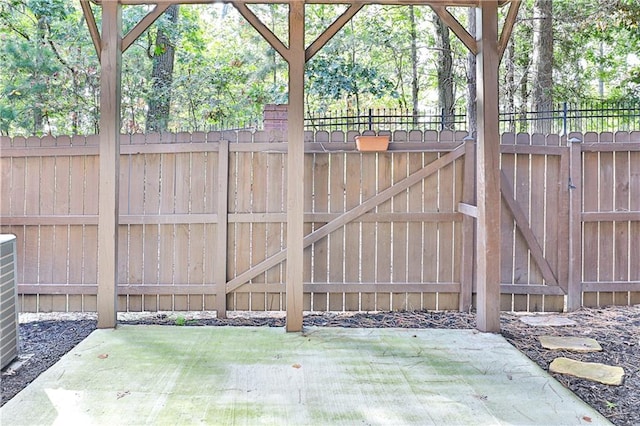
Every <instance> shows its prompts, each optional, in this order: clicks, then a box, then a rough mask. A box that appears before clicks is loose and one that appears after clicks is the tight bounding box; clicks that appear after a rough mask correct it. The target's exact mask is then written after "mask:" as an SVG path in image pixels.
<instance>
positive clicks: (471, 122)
mask: <svg viewBox="0 0 640 426" xmlns="http://www.w3.org/2000/svg"><path fill="white" fill-rule="evenodd" d="M467 21H468V22H469V34H470V35H471V36H472V37H474V38H475V36H476V9H475V8H474V7H470V8H468V9H467ZM476 81H477V80H476V55H475V54H474V53H473V52H468V53H467V131H468V132H469V134H470V135H474V134H476V132H477V130H478V120H477V118H478V108H477V105H476V96H477V95H476Z"/></svg>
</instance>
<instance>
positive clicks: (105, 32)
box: [80, 0, 521, 332]
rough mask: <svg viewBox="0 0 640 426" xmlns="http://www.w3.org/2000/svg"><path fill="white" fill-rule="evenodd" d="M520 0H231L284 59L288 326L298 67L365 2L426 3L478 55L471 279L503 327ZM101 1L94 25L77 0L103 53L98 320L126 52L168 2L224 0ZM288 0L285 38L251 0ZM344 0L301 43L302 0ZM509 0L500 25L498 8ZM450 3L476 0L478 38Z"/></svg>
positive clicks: (298, 194) (114, 237)
mask: <svg viewBox="0 0 640 426" xmlns="http://www.w3.org/2000/svg"><path fill="white" fill-rule="evenodd" d="M520 1H521V0H375V1H369V0H359V1H344V0H342V1H335V0H232V1H230V3H231V4H233V6H234V7H235V8H236V9H237V10H238V11H239V12H240V14H241V15H242V16H243V17H244V18H245V19H246V20H247V21H248V22H249V23H250V24H251V25H252V26H253V27H254V28H255V29H256V30H257V31H258V32H259V33H260V34H261V35H262V36H263V37H264V38H265V40H266V41H267V42H268V43H269V44H270V45H271V46H272V47H273V48H274V49H275V50H276V51H277V52H278V53H280V55H281V56H282V57H283V58H284V59H285V60H286V61H287V63H288V65H289V110H288V111H289V113H288V134H287V141H288V148H287V154H288V155H287V170H288V176H289V177H293V178H288V179H287V251H286V254H287V268H286V302H287V303H286V305H287V307H286V309H287V331H300V330H302V311H303V303H302V302H303V269H302V268H303V266H302V265H303V264H304V262H303V250H304V244H303V242H304V227H303V224H304V210H303V205H302V203H301V202H300V200H302V199H303V195H304V113H303V111H304V68H305V64H306V62H307V61H309V60H310V59H311V58H312V57H313V56H314V55H315V54H316V53H317V52H318V51H319V50H320V49H321V48H322V46H324V45H325V44H326V43H327V42H328V41H329V40H331V38H332V37H333V36H334V35H335V34H336V33H337V32H338V31H339V30H340V29H341V28H342V27H343V26H344V25H345V24H347V23H348V22H349V20H350V19H351V18H353V16H354V15H355V14H356V13H357V12H358V11H359V10H360V9H361V8H362V7H363V6H365V5H369V4H382V5H400V6H408V5H416V6H431V7H432V8H433V10H434V11H435V12H436V13H437V14H438V16H439V17H440V18H441V19H442V20H443V22H445V24H447V25H448V26H449V28H450V29H451V30H452V31H453V32H454V33H455V34H456V35H457V36H458V38H459V39H460V40H461V41H462V42H463V43H464V45H465V46H466V47H467V48H468V49H469V50H470V51H471V52H472V53H474V54H475V55H476V57H477V74H478V93H477V103H478V120H477V121H478V137H477V145H478V146H477V162H476V179H477V185H476V186H477V189H476V204H477V207H476V209H472V208H471V207H470V209H471V210H473V214H472V215H473V216H474V217H475V218H476V236H477V237H476V250H475V253H476V263H477V267H476V274H475V278H476V283H477V286H476V287H477V301H478V302H477V311H478V329H480V330H481V331H485V332H497V331H499V330H500V321H499V320H500V199H501V198H500V166H499V164H500V150H499V148H500V145H499V143H500V134H499V127H498V66H499V64H500V60H501V58H502V55H503V53H504V50H505V47H506V45H507V43H508V41H509V37H510V36H511V32H512V29H513V25H514V23H515V20H516V16H517V13H518V9H519V6H520ZM91 2H92V3H94V4H96V5H99V6H100V7H102V32H101V33H100V32H99V31H98V26H97V24H96V20H95V17H94V15H93V11H92V9H91V6H90V4H89V0H80V4H81V5H82V10H83V13H84V15H85V18H86V20H87V25H88V27H89V33H90V34H91V38H92V40H93V43H94V46H95V48H96V52H97V53H98V57H99V58H100V63H101V92H100V93H101V96H100V98H101V99H100V111H101V113H100V195H99V203H100V205H99V217H98V238H99V250H98V264H99V276H98V326H99V327H101V328H111V327H114V326H115V325H116V300H117V278H118V274H117V270H118V268H117V252H118V232H117V231H118V199H119V198H118V187H119V182H118V179H119V155H120V125H121V123H120V101H121V96H120V78H121V74H122V67H121V56H122V53H123V52H124V51H125V50H126V49H127V48H128V47H129V46H131V44H133V43H134V42H135V40H136V39H137V38H138V37H139V36H140V35H141V34H143V33H144V31H145V30H146V29H148V28H149V26H150V25H151V24H152V23H153V22H154V21H155V20H156V19H158V18H159V17H160V16H161V15H162V13H164V11H165V10H166V9H167V8H168V7H169V6H171V5H173V4H209V3H222V1H220V0H179V1H176V0H155V1H150V0H101V1H99V0H91ZM251 4H287V5H288V6H289V32H288V35H289V39H288V43H287V44H285V43H283V41H282V40H280V39H279V38H278V37H277V36H276V35H275V34H274V33H273V32H272V31H271V30H270V29H269V28H268V27H267V26H266V25H265V24H264V23H263V22H262V21H261V20H260V18H259V17H258V16H256V14H255V13H253V12H252V11H251V9H250V7H249V5H251ZM307 4H340V5H347V6H348V7H347V9H346V10H345V11H344V12H343V13H342V14H341V15H340V16H338V17H337V18H336V19H335V20H334V22H333V23H332V24H331V25H330V26H329V27H327V28H326V29H325V30H324V31H323V32H321V35H320V36H318V38H317V39H316V40H314V41H313V42H312V43H311V44H310V45H309V46H308V47H305V5H307ZM507 4H508V5H509V10H508V12H507V15H506V18H505V21H504V24H503V28H502V31H499V30H498V10H499V8H500V7H501V6H504V5H507ZM123 5H147V6H152V5H153V6H155V7H154V8H153V9H152V10H151V11H150V12H149V13H148V14H147V15H146V16H145V17H144V18H143V19H142V20H141V21H140V22H139V23H138V24H137V25H136V26H135V27H134V28H133V29H132V30H131V31H129V33H128V34H127V35H126V36H124V37H123V36H122V22H121V14H122V6H123ZM449 7H474V8H477V14H476V15H477V25H476V28H477V30H476V35H475V38H474V37H473V36H472V35H471V34H470V33H469V32H468V31H467V30H466V29H465V28H464V26H463V25H462V24H461V23H460V22H459V21H458V20H457V19H456V18H455V17H454V16H453V14H451V13H450V11H449V10H448V9H447V8H449ZM222 281H223V282H218V283H217V289H216V293H217V298H218V302H219V303H218V307H219V312H218V313H219V315H221V316H224V315H226V312H225V305H224V300H225V298H226V282H224V281H225V280H222Z"/></svg>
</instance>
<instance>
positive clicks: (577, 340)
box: [538, 336, 602, 352]
mask: <svg viewBox="0 0 640 426" xmlns="http://www.w3.org/2000/svg"><path fill="white" fill-rule="evenodd" d="M538 340H540V344H541V345H542V347H543V348H545V349H551V350H558V349H559V350H563V349H564V350H568V351H575V352H599V351H601V350H602V346H600V343H598V342H597V341H596V340H595V339H591V338H589V337H563V336H540V337H538Z"/></svg>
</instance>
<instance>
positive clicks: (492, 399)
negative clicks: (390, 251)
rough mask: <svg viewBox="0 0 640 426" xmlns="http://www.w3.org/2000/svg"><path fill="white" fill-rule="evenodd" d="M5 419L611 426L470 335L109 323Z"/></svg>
mask: <svg viewBox="0 0 640 426" xmlns="http://www.w3.org/2000/svg"><path fill="white" fill-rule="evenodd" d="M0 420H1V424H2V425H35V424H37V425H47V424H60V425H62V424H64V425H70V424H83V425H89V424H96V425H125V424H126V425H144V424H153V425H191V424H211V425H231V424H240V425H257V424H277V425H282V424H294V425H305V424H308V425H323V424H329V425H333V424H346V425H354V424H369V425H378V424H380V425H384V424H387V425H404V424H406V425H412V424H413V425H430V424H433V425H483V424H491V425H498V424H518V425H520V424H532V425H533V424H535V425H540V424H554V425H562V424H566V425H578V424H589V425H596V424H609V423H608V422H607V420H606V419H605V418H603V417H602V416H600V415H599V414H598V413H597V412H596V411H595V410H593V409H592V408H591V407H589V406H588V405H587V404H585V403H584V402H582V401H581V400H579V399H578V398H577V397H576V396H575V395H574V394H572V393H571V392H570V391H569V390H567V389H566V388H564V387H563V386H562V385H560V384H559V383H558V382H557V381H555V380H554V379H553V378H552V377H551V376H549V375H548V374H547V373H546V372H544V371H543V370H541V369H540V368H539V367H538V366H536V365H535V364H534V363H533V362H531V361H530V360H529V359H528V358H526V357H525V356H524V355H522V354H521V353H520V352H519V351H518V350H516V349H515V348H513V347H512V346H511V345H509V344H508V343H507V342H506V341H505V340H504V338H502V337H501V336H499V335H494V334H482V333H477V332H475V331H473V330H423V329H421V330H415V329H341V328H310V329H308V330H306V331H305V332H304V333H285V332H284V330H283V329H282V328H267V327H253V328H250V327H167V326H118V327H117V328H116V329H115V330H97V331H95V332H93V333H92V334H91V335H90V336H89V337H88V338H87V339H85V340H84V341H83V342H81V343H80V344H79V345H78V346H76V347H75V348H74V349H73V350H72V351H71V352H69V353H68V354H67V355H65V356H64V357H63V358H62V359H61V360H60V361H59V362H58V363H57V364H55V365H54V366H53V367H51V368H50V369H49V370H47V371H46V372H45V373H43V374H42V375H41V376H40V377H38V379H37V380H35V381H34V382H33V383H32V384H31V385H29V386H28V387H27V388H26V389H24V390H23V391H22V392H21V393H19V394H18V395H17V396H16V397H14V398H13V399H12V400H11V401H9V402H8V403H7V404H5V406H4V407H2V408H1V409H0Z"/></svg>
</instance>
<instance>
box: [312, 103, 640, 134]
mask: <svg viewBox="0 0 640 426" xmlns="http://www.w3.org/2000/svg"><path fill="white" fill-rule="evenodd" d="M305 127H306V129H307V130H327V131H333V130H342V131H347V130H358V131H364V130H374V131H378V130H389V131H395V130H406V131H409V130H423V131H424V130H444V129H449V130H461V131H466V130H467V128H468V126H467V115H466V111H465V110H464V109H457V110H455V111H454V113H453V114H446V113H445V111H444V110H440V111H438V110H431V111H413V110H409V109H366V110H359V111H351V110H350V111H332V112H326V113H318V114H307V117H306V118H305ZM500 130H501V132H522V133H536V132H540V133H557V134H567V133H569V132H608V131H611V132H615V131H634V130H640V102H602V101H593V102H581V103H569V102H564V103H561V104H557V105H555V106H554V107H553V108H552V109H551V110H549V111H541V112H534V111H526V110H522V111H514V112H505V111H502V112H500Z"/></svg>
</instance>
